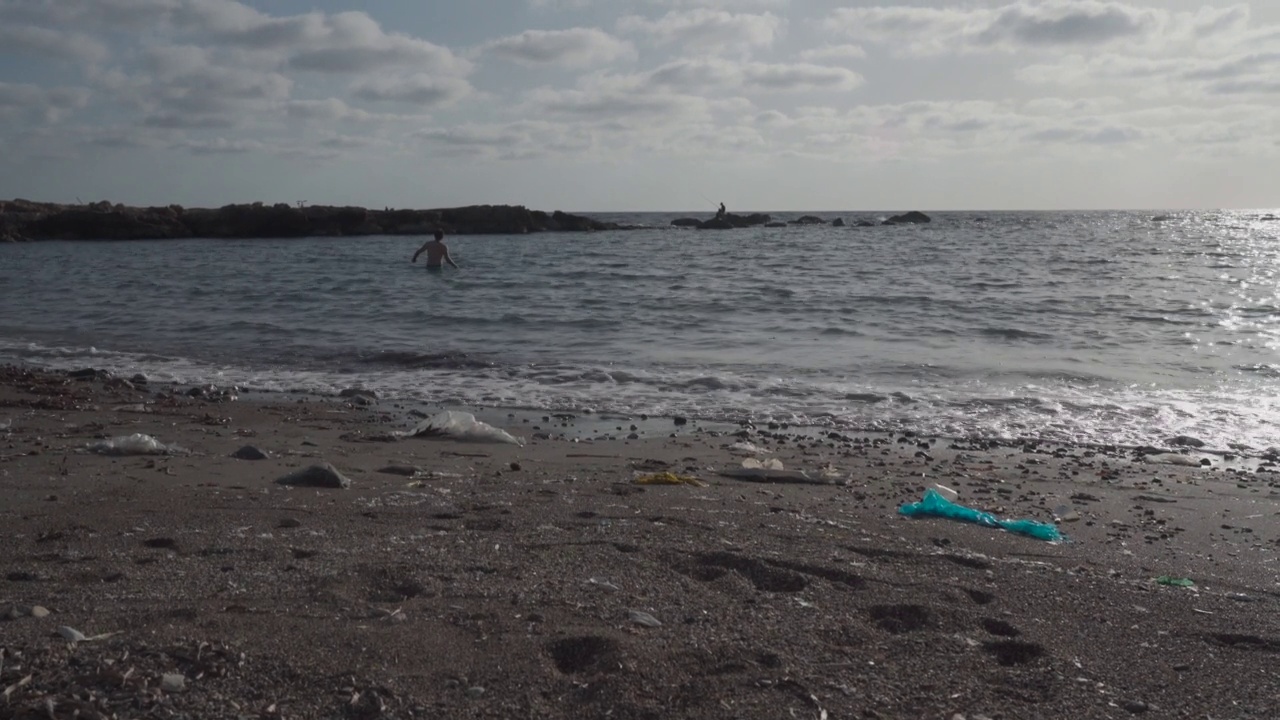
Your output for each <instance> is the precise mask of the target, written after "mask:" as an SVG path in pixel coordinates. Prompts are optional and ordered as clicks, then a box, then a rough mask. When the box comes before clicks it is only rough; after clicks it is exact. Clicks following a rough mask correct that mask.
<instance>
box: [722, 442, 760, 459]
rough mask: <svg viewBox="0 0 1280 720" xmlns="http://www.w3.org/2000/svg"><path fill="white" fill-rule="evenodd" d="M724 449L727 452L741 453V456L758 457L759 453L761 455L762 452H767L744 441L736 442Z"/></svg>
mask: <svg viewBox="0 0 1280 720" xmlns="http://www.w3.org/2000/svg"><path fill="white" fill-rule="evenodd" d="M726 449H727V450H728V451H729V452H734V453H742V454H744V455H759V454H760V453H762V452H767V451H766V450H764V449H763V448H761V447H760V446H758V445H754V444H752V443H749V442H747V441H745V440H744V441H742V442H736V443H734V444H732V445H730V446H729V447H728V448H726Z"/></svg>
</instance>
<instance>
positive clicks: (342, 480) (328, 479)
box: [276, 463, 351, 490]
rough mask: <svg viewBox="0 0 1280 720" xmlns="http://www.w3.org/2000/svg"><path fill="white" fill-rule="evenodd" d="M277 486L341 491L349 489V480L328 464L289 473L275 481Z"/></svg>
mask: <svg viewBox="0 0 1280 720" xmlns="http://www.w3.org/2000/svg"><path fill="white" fill-rule="evenodd" d="M276 484H277V485H289V486H293V487H318V488H334V489H337V490H341V489H344V488H349V487H351V479H350V478H348V477H347V476H345V475H343V474H342V473H340V472H338V469H337V468H335V467H334V466H332V465H330V464H329V463H322V464H320V465H312V466H311V467H308V468H303V469H301V470H298V471H297V472H292V473H289V474H288V475H285V476H284V477H282V478H279V479H277V480H276Z"/></svg>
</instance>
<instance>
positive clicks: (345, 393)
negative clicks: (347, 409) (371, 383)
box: [338, 388, 378, 400]
mask: <svg viewBox="0 0 1280 720" xmlns="http://www.w3.org/2000/svg"><path fill="white" fill-rule="evenodd" d="M338 397H344V398H349V397H367V398H369V399H370V400H377V399H378V393H376V392H374V391H372V390H365V389H364V388H346V389H344V390H342V391H341V392H339V393H338Z"/></svg>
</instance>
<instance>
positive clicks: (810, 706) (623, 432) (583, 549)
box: [0, 368, 1280, 720]
mask: <svg viewBox="0 0 1280 720" xmlns="http://www.w3.org/2000/svg"><path fill="white" fill-rule="evenodd" d="M185 390H187V388H169V387H158V386H150V387H148V386H145V385H137V386H131V384H129V383H126V382H123V381H121V380H120V379H104V378H102V377H86V378H71V377H68V376H67V374H65V373H56V374H55V373H37V372H32V371H29V370H23V369H18V368H4V369H0V428H3V429H0V494H2V495H0V496H2V497H3V502H2V503H0V527H4V528H5V533H4V538H5V543H6V544H7V545H8V547H7V548H6V550H5V552H4V553H3V554H2V555H0V558H2V560H0V647H2V648H3V658H2V660H3V662H2V664H0V691H3V692H4V693H5V696H4V698H0V718H48V717H54V718H64V717H73V716H77V715H75V713H76V712H79V715H78V717H82V718H85V717H87V718H94V717H121V718H125V717H157V718H159V717H166V718H318V717H342V718H409V717H433V718H434V717H449V718H452V717H463V718H467V717H492V718H510V717H534V718H562V717H563V718H580V717H611V718H669V717H698V718H708V717H715V718H791V717H796V718H822V717H829V718H862V717H867V718H877V717H878V718H944V719H948V720H950V719H952V718H954V717H955V716H956V715H960V716H963V717H964V718H967V719H968V720H974V719H976V718H982V717H987V718H1006V719H1008V718H1124V717H1131V716H1133V715H1143V714H1145V715H1146V716H1149V717H1190V718H1207V717H1213V718H1268V717H1277V716H1280V662H1278V661H1280V619H1277V618H1280V613H1278V612H1277V611H1278V610H1280V607H1278V606H1277V603H1280V565H1278V564H1277V551H1280V543H1278V541H1280V534H1278V533H1277V517H1278V514H1280V481H1278V478H1280V475H1277V474H1275V472H1273V471H1274V469H1275V466H1274V464H1273V463H1268V462H1262V463H1261V464H1260V465H1261V466H1260V467H1258V463H1254V464H1253V466H1251V467H1248V468H1246V469H1240V468H1238V467H1236V466H1234V465H1232V464H1230V463H1227V462H1225V461H1224V459H1223V458H1221V457H1214V456H1208V457H1207V458H1206V459H1207V460H1208V461H1209V462H1210V465H1209V466H1208V467H1189V466H1185V465H1171V464H1167V463H1166V462H1154V461H1153V458H1154V459H1160V460H1165V461H1167V460H1169V459H1170V457H1160V456H1150V455H1149V454H1143V453H1135V452H1134V451H1132V450H1123V449H1109V450H1108V449H1099V448H1080V447H1077V448H1071V447H1056V446H1048V445H1037V444H1025V443H1024V444H1013V445H1003V444H996V443H986V442H967V441H960V442H956V441H948V440H938V439H926V438H918V437H902V436H891V437H855V436H835V437H831V436H827V435H823V434H822V433H815V432H805V433H797V432H795V431H794V430H793V429H790V428H777V429H774V430H770V429H768V428H743V429H737V428H724V427H716V428H707V427H702V426H699V425H698V424H697V423H689V424H685V425H676V424H675V423H674V422H673V421H672V420H671V419H650V420H648V421H646V422H641V421H638V420H637V421H636V423H635V424H636V430H635V431H632V430H631V427H630V425H631V423H630V422H628V421H626V420H616V419H602V418H590V417H589V418H558V419H557V418H546V419H544V418H543V417H542V416H540V415H536V414H534V415H530V414H508V413H507V412H506V411H488V412H485V413H480V416H481V418H482V419H485V420H487V421H489V422H493V423H495V424H497V425H500V426H501V427H503V428H504V429H506V430H508V431H510V432H511V433H512V434H514V435H517V436H520V437H523V438H524V439H525V440H526V441H527V442H526V444H525V445H524V446H523V447H518V446H515V445H507V444H475V443H460V442H456V441H452V440H447V439H438V438H432V439H424V438H408V439H395V438H394V436H392V435H391V432H392V431H398V430H405V429H407V428H409V427H412V425H413V423H414V422H416V421H417V420H416V419H415V418H412V417H409V415H408V413H407V411H406V410H405V409H404V408H398V407H396V406H394V405H392V404H389V403H386V402H385V401H384V402H373V403H371V404H367V405H366V404H362V403H361V402H360V399H359V398H350V399H346V400H343V399H330V400H319V399H307V398H294V397H289V396H244V397H241V398H240V399H238V400H235V401H232V400H230V399H228V398H227V397H225V396H222V395H219V394H217V393H214V394H209V395H206V396H204V397H189V396H187V395H186V394H185V393H184V391H185ZM6 423H7V425H6ZM134 433H145V434H148V435H151V436H154V437H155V438H156V439H157V440H159V441H160V442H162V443H165V444H171V445H177V446H180V447H181V448H182V449H183V451H182V452H180V453H177V454H170V455H154V456H152V455H146V456H137V455H124V456H112V455H104V454H99V453H95V452H91V451H89V450H88V447H89V446H90V445H91V444H93V443H96V442H100V441H102V440H104V439H109V438H113V437H119V436H126V435H131V434H134ZM633 433H634V434H635V435H636V437H635V438H634V439H627V436H628V435H631V434H633ZM735 433H737V434H740V435H742V436H741V437H740V436H737V435H735ZM742 442H749V443H752V444H754V445H756V446H758V447H760V448H763V449H764V450H766V452H765V453H764V454H763V455H761V457H763V458H776V459H779V460H780V461H781V462H782V463H783V465H784V467H785V468H786V469H789V470H793V469H794V470H804V471H806V472H807V473H808V474H809V475H810V476H812V477H815V478H819V477H820V478H824V479H826V480H827V482H825V483H823V484H804V485H797V484H775V483H760V482H746V481H743V480H740V479H735V478H731V477H727V476H724V475H722V474H721V473H720V470H722V469H724V468H728V467H738V466H741V463H742V460H743V458H744V455H743V454H742V453H741V452H740V451H739V450H736V449H732V447H731V446H733V445H734V444H737V443H742ZM245 445H252V446H255V447H257V448H260V449H261V450H263V451H265V452H266V453H267V454H268V455H269V457H267V458H266V459H262V460H243V459H237V458H234V457H232V453H234V452H235V451H236V450H237V449H239V448H241V447H243V446H245ZM1191 457H1192V462H1195V461H1198V460H1199V456H1191ZM321 462H327V463H330V464H332V465H333V466H334V467H336V468H337V469H338V470H339V471H341V472H342V473H343V474H344V475H345V476H347V477H349V478H350V479H351V480H352V485H351V487H350V488H347V489H327V488H312V487H288V486H284V485H280V484H277V483H276V482H275V481H276V480H277V479H278V478H280V477H282V476H284V475H286V474H288V473H291V472H294V471H296V470H299V469H302V468H306V467H308V466H311V465H313V464H317V463H321ZM390 468H394V469H395V471H394V472H391V471H388V469H390ZM663 471H667V472H672V473H675V474H679V475H689V476H695V477H697V478H699V479H700V480H701V481H702V483H701V484H700V485H641V484H637V483H636V482H635V480H636V478H637V476H638V475H643V474H646V473H653V472H663ZM406 473H410V474H406ZM934 483H941V484H943V485H945V486H947V487H950V488H953V489H955V490H956V491H957V492H958V493H959V502H962V503H965V504H968V505H971V506H974V507H977V508H980V509H983V510H988V511H991V512H994V513H996V514H997V515H999V516H1000V517H1002V518H1030V519H1036V520H1041V521H1045V522H1054V521H1055V519H1058V520H1061V522H1060V525H1059V526H1060V528H1061V530H1062V531H1063V532H1064V533H1065V534H1066V535H1067V536H1068V537H1069V541H1068V542H1065V543H1045V542H1042V541H1038V540H1034V539H1031V538H1026V537H1022V536H1018V535H1013V534H1010V533H1006V532H1002V531H999V530H993V529H990V528H985V527H981V526H976V525H968V524H964V523H959V522H955V521H951V520H945V519H909V518H905V517H902V516H901V515H899V514H898V512H897V509H898V507H899V505H901V504H902V503H904V502H913V501H916V500H919V499H920V497H921V494H922V492H923V491H924V490H925V488H926V487H931V486H932V485H933V484H934ZM1160 576H1167V577H1172V578H1189V579H1191V580H1192V581H1193V582H1194V586H1193V587H1190V588H1187V587H1177V586H1168V585H1161V584H1159V583H1157V582H1156V578H1158V577H1160ZM33 608H37V609H36V612H35V613H34V614H33V613H32V609H33ZM45 611H47V614H46V612H45ZM60 628H67V629H68V630H62V631H61V632H62V633H64V634H60ZM69 629H74V630H75V631H78V632H79V633H80V634H82V635H84V636H87V637H88V639H86V640H77V641H72V640H69V639H67V635H71V633H70V632H69ZM71 636H72V637H76V636H74V635H71Z"/></svg>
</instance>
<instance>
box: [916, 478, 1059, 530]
mask: <svg viewBox="0 0 1280 720" xmlns="http://www.w3.org/2000/svg"><path fill="white" fill-rule="evenodd" d="M898 512H899V513H901V514H903V515H907V516H909V517H923V516H933V517H943V518H949V519H951V520H960V521H962V522H971V523H976V524H978V525H983V526H985V527H991V528H999V529H1001V530H1007V531H1009V532H1011V533H1017V534H1019V535H1026V536H1028V537H1033V538H1036V539H1037V540H1047V541H1049V542H1060V541H1062V540H1064V539H1065V538H1064V537H1063V535H1062V533H1060V532H1058V528H1056V527H1054V526H1053V525H1050V524H1048V523H1042V522H1036V521H1035V520H1000V519H998V518H997V517H996V516H995V515H992V514H991V513H989V512H983V511H981V510H974V509H973V508H971V507H966V506H964V505H958V504H956V503H953V502H951V501H950V500H948V499H946V498H944V497H943V496H942V494H941V493H939V492H938V491H937V490H934V489H933V488H929V489H928V490H925V491H924V498H923V499H921V501H920V502H918V503H907V504H905V505H903V506H902V507H900V508H898Z"/></svg>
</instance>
